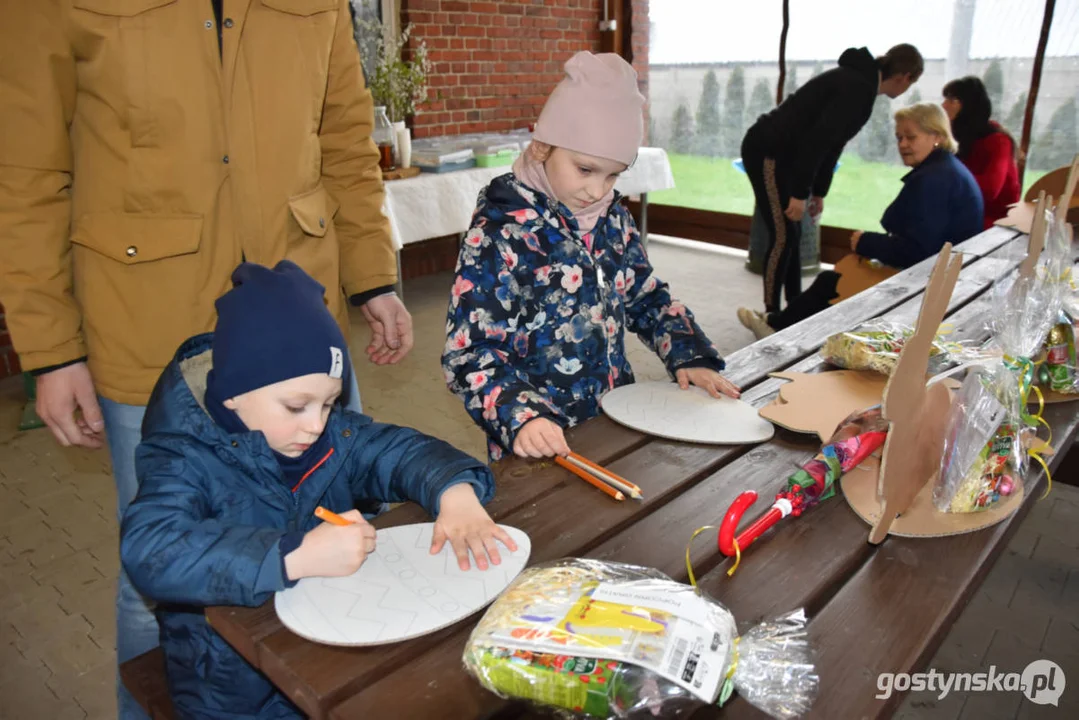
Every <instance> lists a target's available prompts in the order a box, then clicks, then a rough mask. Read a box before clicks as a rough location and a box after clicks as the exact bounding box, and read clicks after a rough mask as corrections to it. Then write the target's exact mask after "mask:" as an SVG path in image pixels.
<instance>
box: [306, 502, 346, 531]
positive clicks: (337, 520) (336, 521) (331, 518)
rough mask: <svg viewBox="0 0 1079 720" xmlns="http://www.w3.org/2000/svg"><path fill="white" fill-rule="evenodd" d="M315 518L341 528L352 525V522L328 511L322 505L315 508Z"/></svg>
mask: <svg viewBox="0 0 1079 720" xmlns="http://www.w3.org/2000/svg"><path fill="white" fill-rule="evenodd" d="M315 517H317V518H318V519H319V520H325V521H326V522H328V523H331V524H333V525H339V526H341V527H344V526H346V525H351V524H352V521H351V520H346V519H345V518H343V517H341V516H340V515H338V514H337V513H335V512H334V511H332V510H327V509H326V508H324V507H322V506H321V505H319V506H318V507H317V508H315Z"/></svg>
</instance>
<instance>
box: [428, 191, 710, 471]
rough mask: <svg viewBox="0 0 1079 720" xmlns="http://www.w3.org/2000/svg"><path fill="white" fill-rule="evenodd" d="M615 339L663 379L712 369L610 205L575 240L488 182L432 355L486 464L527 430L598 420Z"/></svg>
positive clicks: (538, 208) (574, 230) (613, 364)
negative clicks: (633, 345) (545, 421)
mask: <svg viewBox="0 0 1079 720" xmlns="http://www.w3.org/2000/svg"><path fill="white" fill-rule="evenodd" d="M627 329H628V330H630V331H632V332H635V333H637V335H638V336H639V337H640V338H641V340H642V341H643V342H644V343H645V344H646V345H648V346H649V347H650V348H652V349H653V350H655V351H656V352H657V353H658V354H659V357H660V359H662V360H663V361H664V363H665V364H666V365H667V369H668V372H669V373H671V375H672V376H673V374H674V371H675V370H676V369H678V368H680V367H699V366H705V367H712V368H714V369H716V370H722V369H723V367H724V364H723V360H722V359H721V358H720V357H719V353H718V351H717V350H716V348H715V346H713V345H712V343H711V342H710V341H709V340H708V338H707V337H705V335H704V332H703V331H702V330H701V328H700V327H699V326H698V325H697V323H696V322H695V321H694V319H693V315H692V313H690V312H689V310H688V309H686V307H685V306H684V305H682V304H681V303H679V302H677V301H676V300H673V299H672V298H671V295H670V293H669V292H668V290H667V284H666V283H664V282H662V281H660V280H659V279H658V278H656V277H655V275H653V274H652V266H651V265H650V264H649V262H648V257H647V255H646V254H645V251H644V247H643V246H642V244H641V239H640V235H639V233H638V232H637V228H636V226H635V225H634V222H633V218H632V217H631V216H630V215H629V213H628V212H627V211H626V209H625V208H624V207H623V206H622V205H621V204H620V203H619V202H618V198H617V196H616V198H615V202H614V203H612V204H611V209H610V210H609V211H608V212H607V214H606V215H605V216H603V217H601V218H600V219H599V221H598V222H597V223H596V226H595V227H594V228H593V229H592V231H591V232H589V233H586V234H584V235H583V236H582V235H581V233H580V231H579V229H578V226H577V221H576V220H575V219H574V217H573V214H572V213H571V212H570V210H569V208H567V207H566V206H565V205H563V204H562V203H560V202H558V201H557V200H552V199H549V198H548V197H547V196H546V195H544V194H543V193H540V192H537V191H535V190H533V189H531V188H530V187H528V186H526V185H523V184H522V183H520V182H519V181H518V180H517V178H516V177H515V176H514V175H513V174H512V173H509V174H506V175H502V176H500V177H497V178H495V179H494V180H493V181H492V182H491V184H490V185H488V186H487V188H486V189H485V190H483V191H482V192H481V193H480V197H479V203H478V205H477V207H476V211H475V213H474V214H473V216H472V228H471V229H470V230H469V232H468V234H467V235H466V236H465V239H464V241H463V242H462V244H461V252H460V255H459V257H458V261H457V275H456V277H455V278H454V283H453V293H452V296H451V298H450V304H449V311H448V313H447V318H446V335H447V337H446V347H445V349H444V351H443V354H442V369H443V371H444V372H445V374H446V384H447V385H449V388H450V389H451V390H452V391H453V392H454V393H456V394H457V395H459V396H460V397H461V398H462V399H463V400H464V401H465V408H466V409H467V410H468V412H469V414H470V415H471V416H472V418H473V419H474V420H475V421H476V423H477V424H479V425H480V427H482V428H483V429H484V430H485V431H486V432H487V436H488V438H489V443H488V446H489V451H490V456H491V460H492V461H493V460H497V459H498V458H500V457H501V456H502V450H503V449H506V450H510V449H512V447H513V441H514V438H515V437H516V435H517V431H518V430H520V428H521V426H522V425H524V424H525V423H526V422H528V421H529V420H532V419H533V418H536V417H546V418H549V419H550V420H553V421H554V422H557V423H559V424H560V425H562V426H563V427H568V426H572V425H576V424H577V423H579V422H582V421H584V420H587V419H589V418H591V417H594V416H596V415H598V414H599V410H600V406H599V401H600V398H601V397H602V396H603V394H604V393H606V392H607V391H608V390H611V389H613V388H616V387H619V386H621V385H626V384H628V383H631V382H633V370H632V369H631V368H630V365H629V362H628V361H627V359H626V347H625V331H626V330H627Z"/></svg>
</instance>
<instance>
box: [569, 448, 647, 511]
mask: <svg viewBox="0 0 1079 720" xmlns="http://www.w3.org/2000/svg"><path fill="white" fill-rule="evenodd" d="M554 461H555V462H556V463H558V464H559V465H560V466H561V467H564V468H565V469H566V470H569V471H570V472H571V473H573V474H574V475H576V476H577V477H579V478H581V479H582V480H584V481H585V482H586V483H588V484H589V485H591V486H593V487H595V488H597V489H599V490H601V491H603V492H604V493H606V494H608V495H610V496H611V497H613V498H614V499H615V500H625V499H626V496H627V495H628V496H629V497H631V498H633V499H634V500H644V495H642V494H641V489H640V488H639V487H637V486H636V485H634V484H633V483H631V482H630V481H629V480H626V479H625V478H624V477H622V476H621V475H616V474H615V473H613V472H611V471H610V470H608V469H606V468H604V467H602V466H600V465H597V464H596V463H594V462H592V461H591V460H589V459H587V458H585V457H582V456H580V455H578V454H577V453H574V452H571V453H570V454H569V455H567V456H566V457H562V456H560V455H556V456H555V459H554Z"/></svg>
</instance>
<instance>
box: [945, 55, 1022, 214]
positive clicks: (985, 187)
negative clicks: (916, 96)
mask: <svg viewBox="0 0 1079 720" xmlns="http://www.w3.org/2000/svg"><path fill="white" fill-rule="evenodd" d="M943 95H944V102H943V103H941V105H942V106H943V107H944V112H946V113H948V119H949V120H951V122H952V135H954V136H955V139H956V141H958V142H959V152H958V153H957V155H956V156H957V157H958V158H959V160H961V161H962V163H963V164H964V165H966V166H967V169H968V170H970V172H971V174H972V175H973V176H974V179H975V180H977V181H978V187H980V188H981V190H982V199H983V200H984V201H985V229H989V228H990V227H992V226H993V223H994V222H995V221H997V220H999V219H1000V218H1002V217H1004V216H1005V215H1007V214H1008V206H1009V205H1011V204H1012V203H1017V202H1019V169H1018V168H1017V167H1016V164H1015V140H1013V139H1012V136H1011V135H1009V134H1008V131H1007V130H1005V129H1004V128H1002V127H1001V126H1000V125H999V124H997V123H996V122H994V121H992V120H990V119H989V116H990V115H992V113H993V104H992V103H991V102H990V100H989V93H987V92H986V91H985V85H983V84H982V81H981V80H979V79H978V78H976V77H974V76H973V75H970V76H967V77H964V78H959V79H958V80H952V81H951V82H950V83H948V84H947V85H945V86H944V91H943Z"/></svg>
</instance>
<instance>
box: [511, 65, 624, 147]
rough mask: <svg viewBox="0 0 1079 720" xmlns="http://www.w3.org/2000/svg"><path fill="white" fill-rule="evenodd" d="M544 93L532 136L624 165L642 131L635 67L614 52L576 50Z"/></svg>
mask: <svg viewBox="0 0 1079 720" xmlns="http://www.w3.org/2000/svg"><path fill="white" fill-rule="evenodd" d="M565 70H566V77H564V78H563V79H562V82H560V83H558V85H557V86H556V87H555V89H554V90H553V91H552V92H551V96H550V97H549V98H547V104H546V105H544V106H543V112H541V113H540V116H539V120H538V121H537V122H536V130H535V132H534V133H533V134H532V136H533V138H535V139H536V140H539V141H540V142H544V143H547V144H548V145H552V146H554V147H560V148H565V149H567V150H573V151H574V152H579V153H584V154H586V155H594V156H596V157H601V158H606V159H608V160H616V161H618V162H620V163H624V164H626V165H629V164H631V163H632V162H633V160H634V158H636V157H637V150H638V148H640V146H641V140H642V139H643V137H644V116H643V109H644V96H643V95H641V93H640V91H639V90H637V71H636V70H634V69H633V67H632V66H631V65H630V64H629V63H627V62H626V61H625V60H623V59H622V58H621V57H620V56H618V55H615V54H614V53H603V54H601V55H593V54H592V53H590V52H579V53H577V54H576V55H574V56H573V57H571V58H570V59H569V60H568V61H567V62H566V65H565Z"/></svg>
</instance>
